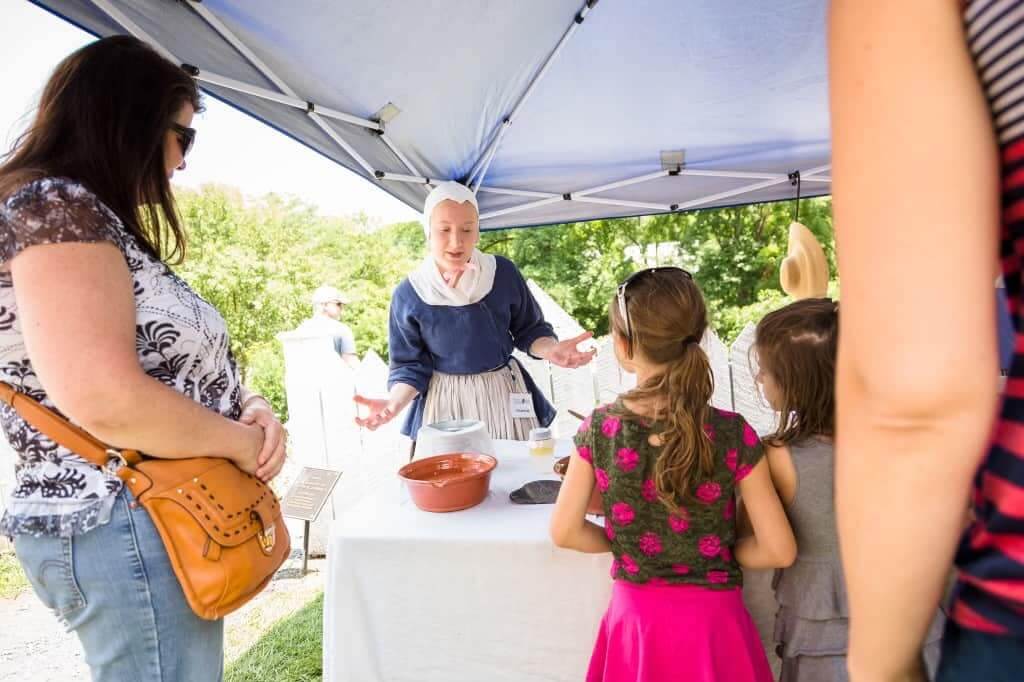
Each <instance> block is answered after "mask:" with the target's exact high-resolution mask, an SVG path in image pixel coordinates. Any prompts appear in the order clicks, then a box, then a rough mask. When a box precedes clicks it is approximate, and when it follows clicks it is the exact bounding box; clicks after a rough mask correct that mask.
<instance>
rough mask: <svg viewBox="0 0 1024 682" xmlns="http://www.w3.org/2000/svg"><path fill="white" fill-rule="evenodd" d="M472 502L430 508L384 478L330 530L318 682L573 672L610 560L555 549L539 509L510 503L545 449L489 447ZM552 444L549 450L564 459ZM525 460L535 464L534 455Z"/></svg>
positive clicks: (474, 681) (601, 599)
mask: <svg viewBox="0 0 1024 682" xmlns="http://www.w3.org/2000/svg"><path fill="white" fill-rule="evenodd" d="M495 449H496V451H497V457H498V460H499V463H498V468H497V469H496V470H495V471H494V473H493V474H492V477H491V491H490V495H489V496H488V498H487V499H486V500H485V501H484V502H483V503H482V504H480V505H478V506H476V507H474V508H472V509H467V510H464V511H461V512H453V513H448V514H431V513H427V512H423V511H420V510H419V509H417V508H416V507H415V506H414V505H413V503H412V500H411V499H410V498H409V495H408V493H407V492H406V491H405V488H404V486H403V485H402V484H401V482H400V481H399V480H398V479H397V477H396V482H395V485H394V487H388V488H387V489H385V490H383V491H381V492H380V494H378V495H375V496H373V497H372V498H368V499H366V500H364V501H363V502H362V503H360V504H359V505H358V506H356V507H355V508H354V509H353V510H352V511H351V512H349V513H348V514H347V515H346V516H345V517H344V518H342V519H339V520H338V522H337V523H336V525H335V527H334V529H333V530H332V532H331V536H330V543H329V550H328V555H327V556H328V567H327V585H326V590H325V600H324V644H323V646H324V680H328V681H332V682H343V681H344V682H385V681H386V682H405V681H409V682H413V681H415V682H427V681H429V680H444V681H445V682H459V681H462V680H465V681H466V682H503V681H506V680H507V681H508V682H531V681H534V680H536V681H538V682H539V681H542V680H543V681H544V682H555V681H561V680H565V681H566V682H568V681H570V680H572V681H574V682H575V681H576V680H580V679H582V678H583V676H584V674H585V672H586V668H587V663H588V661H589V659H590V652H591V650H592V648H593V644H594V638H595V636H596V634H597V628H598V624H599V622H600V619H601V616H602V615H603V613H604V610H605V608H606V607H607V605H608V599H609V595H610V591H611V580H610V578H609V574H608V572H609V569H610V566H611V555H609V554H603V555H586V554H580V553H577V552H572V551H568V550H562V549H557V548H555V547H554V546H553V545H552V544H551V541H550V540H549V539H548V520H549V518H550V515H551V511H552V509H553V506H552V505H517V504H513V503H512V502H510V501H509V499H508V495H509V493H510V492H511V491H513V490H515V489H516V488H518V487H519V486H521V485H522V484H523V483H526V482H527V481H531V480H536V479H539V478H556V477H555V476H554V474H553V473H550V472H551V468H550V467H551V464H552V463H553V459H554V458H551V457H545V458H535V457H532V456H531V455H529V454H528V452H527V449H526V444H525V443H518V442H513V441H497V442H496V443H495ZM569 449H570V444H569V442H568V441H560V442H559V443H558V445H557V447H556V455H555V458H557V457H559V456H561V455H565V454H568V453H569ZM537 460H543V462H538V461H537Z"/></svg>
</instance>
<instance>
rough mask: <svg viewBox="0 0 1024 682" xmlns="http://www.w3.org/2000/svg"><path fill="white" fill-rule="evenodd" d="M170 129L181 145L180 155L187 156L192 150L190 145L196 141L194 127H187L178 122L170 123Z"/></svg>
mask: <svg viewBox="0 0 1024 682" xmlns="http://www.w3.org/2000/svg"><path fill="white" fill-rule="evenodd" d="M171 130H173V131H174V134H175V136H177V138H178V144H180V145H181V155H182V156H188V153H189V152H190V151H192V145H194V144H195V142H196V129H195V128H188V127H186V126H183V125H181V124H180V123H171Z"/></svg>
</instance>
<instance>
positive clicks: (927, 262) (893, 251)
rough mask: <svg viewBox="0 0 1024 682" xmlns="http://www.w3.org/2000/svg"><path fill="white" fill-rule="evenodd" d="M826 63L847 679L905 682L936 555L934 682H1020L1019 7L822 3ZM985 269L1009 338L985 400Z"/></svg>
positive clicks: (991, 336)
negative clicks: (952, 571) (940, 626)
mask: <svg viewBox="0 0 1024 682" xmlns="http://www.w3.org/2000/svg"><path fill="white" fill-rule="evenodd" d="M829 49H830V97H831V106H832V130H833V201H834V204H833V208H834V212H835V224H836V237H837V251H838V256H839V270H840V272H841V273H842V288H843V326H842V329H841V335H840V343H839V359H838V376H837V396H838V397H837V406H838V407H837V420H838V423H837V483H836V485H837V490H836V495H837V508H838V521H839V532H840V542H841V548H842V555H843V564H844V569H845V573H846V578H847V587H848V592H849V598H850V616H851V631H850V649H849V656H848V666H849V669H850V672H851V676H852V679H854V680H856V682H863V681H868V682H876V681H878V682H883V681H884V682H889V681H893V682H895V681H898V680H919V679H923V677H924V672H923V670H922V667H921V664H920V650H921V642H922V639H923V638H924V635H925V632H926V629H927V627H928V622H929V620H930V619H931V616H932V614H933V609H934V605H935V603H936V600H938V599H940V597H941V594H942V590H943V587H944V583H945V579H946V576H947V573H948V571H949V567H950V563H951V562H952V561H953V560H954V556H955V564H956V567H957V572H958V580H957V586H956V589H955V592H954V596H953V600H952V604H951V608H950V620H949V623H948V625H947V629H946V632H945V635H944V640H943V651H942V659H941V662H940V670H939V674H938V678H937V679H938V680H940V682H954V681H960V680H984V681H985V682H999V681H1001V680H1021V679H1024V400H1022V398H1024V362H1022V357H1021V353H1022V352H1024V337H1022V336H1021V334H1022V331H1024V328H1022V325H1021V303H1022V299H1021V297H1022V292H1021V284H1022V282H1021V280H1022V272H1021V255H1024V2H1021V0H968V1H964V0H901V1H900V2H892V1H891V0H833V2H832V7H831V16H830V46H829ZM997 260H998V261H999V262H1000V263H1001V267H1002V274H1003V278H1004V280H1005V283H1006V295H1007V306H1008V309H1009V313H1010V317H1011V319H1012V322H1013V327H1014V335H1015V354H1014V357H1013V358H1012V361H1011V363H1010V370H1009V376H1008V378H1007V381H1006V385H1005V388H1004V389H1003V395H1002V399H1001V400H1000V398H999V395H998V393H999V370H998V362H997V343H996V329H997V322H996V311H995V310H994V306H992V305H991V300H992V279H993V276H994V275H995V274H996V273H995V269H996V263H997ZM968 502H969V503H970V506H971V511H972V512H973V514H972V517H973V520H972V521H971V523H970V524H969V525H968V528H967V530H966V532H963V533H962V530H963V518H964V512H965V506H966V505H967V504H968ZM958 543H959V544H958Z"/></svg>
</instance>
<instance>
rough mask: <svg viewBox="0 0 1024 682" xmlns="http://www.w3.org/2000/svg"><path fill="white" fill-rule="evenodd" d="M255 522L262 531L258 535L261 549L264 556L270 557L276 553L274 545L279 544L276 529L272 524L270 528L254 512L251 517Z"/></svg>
mask: <svg viewBox="0 0 1024 682" xmlns="http://www.w3.org/2000/svg"><path fill="white" fill-rule="evenodd" d="M249 518H251V519H252V520H253V521H255V522H257V523H259V524H260V530H259V532H257V533H256V539H257V540H258V541H259V543H260V549H261V550H263V553H264V554H267V555H270V554H272V553H273V552H274V543H275V542H277V533H276V532H275V529H274V524H270V527H269V528H268V527H267V526H266V525H265V524H264V523H263V519H262V518H261V517H260V515H259V514H257V513H256V512H252V514H250V515H249Z"/></svg>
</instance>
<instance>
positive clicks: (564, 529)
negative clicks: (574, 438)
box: [550, 450, 612, 554]
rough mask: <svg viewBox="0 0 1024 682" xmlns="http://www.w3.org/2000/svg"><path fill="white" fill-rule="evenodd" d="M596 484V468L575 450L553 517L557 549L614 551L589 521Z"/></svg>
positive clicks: (600, 530)
mask: <svg viewBox="0 0 1024 682" xmlns="http://www.w3.org/2000/svg"><path fill="white" fill-rule="evenodd" d="M594 484H595V479H594V467H593V466H591V464H590V462H588V461H586V460H584V459H583V458H582V457H580V456H579V453H578V452H577V451H575V450H574V451H573V453H572V456H571V457H570V458H569V470H568V471H567V472H566V474H565V480H564V481H562V487H561V489H560V490H559V491H558V501H557V502H555V511H554V513H553V514H552V515H551V531H550V532H551V541H552V542H554V543H555V544H556V545H557V546H559V547H566V548H568V549H575V550H577V551H580V552H587V553H590V554H601V553H604V552H610V551H612V545H611V543H610V542H609V541H608V538H607V537H606V536H605V534H604V530H603V529H602V528H601V527H600V526H598V525H597V524H594V523H591V522H590V521H587V505H588V504H589V503H590V496H591V494H592V493H593V492H594Z"/></svg>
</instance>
